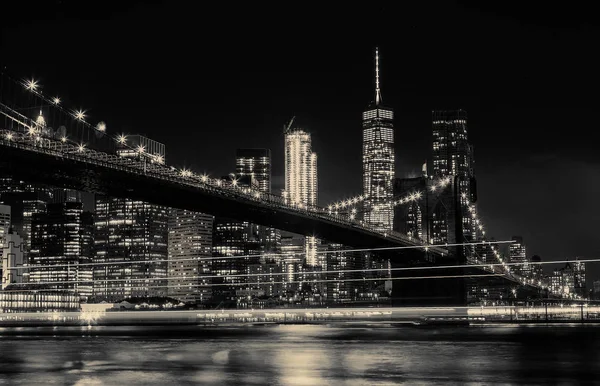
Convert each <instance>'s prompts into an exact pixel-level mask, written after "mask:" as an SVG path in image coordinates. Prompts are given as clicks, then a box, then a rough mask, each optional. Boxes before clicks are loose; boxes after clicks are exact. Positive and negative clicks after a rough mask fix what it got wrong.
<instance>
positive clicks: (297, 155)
mask: <svg viewBox="0 0 600 386" xmlns="http://www.w3.org/2000/svg"><path fill="white" fill-rule="evenodd" d="M283 196H284V198H285V199H286V200H287V202H288V203H290V204H292V205H299V206H302V205H317V200H318V182H317V154H316V153H314V152H313V151H312V144H311V136H310V133H307V132H306V131H304V130H302V129H299V128H296V129H291V130H287V131H286V132H285V191H284V194H283Z"/></svg>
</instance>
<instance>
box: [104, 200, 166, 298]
mask: <svg viewBox="0 0 600 386" xmlns="http://www.w3.org/2000/svg"><path fill="white" fill-rule="evenodd" d="M168 220H169V209H168V208H165V207H162V206H158V205H154V204H149V203H147V202H143V201H137V200H131V199H123V198H112V197H106V196H102V195H97V196H96V218H95V257H94V263H95V264H96V265H94V298H95V300H96V301H97V302H100V301H107V302H117V301H120V300H122V299H124V298H131V297H160V296H166V295H167V258H168V253H167V250H168V248H167V243H168Z"/></svg>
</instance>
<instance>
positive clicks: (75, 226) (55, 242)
mask: <svg viewBox="0 0 600 386" xmlns="http://www.w3.org/2000/svg"><path fill="white" fill-rule="evenodd" d="M31 224H32V234H31V251H30V264H31V268H30V275H29V281H30V282H31V283H47V284H44V287H45V288H53V289H59V290H73V291H75V292H76V293H78V294H79V295H80V296H81V297H82V298H83V299H86V298H87V297H89V296H91V295H92V269H91V266H90V265H89V263H91V262H92V254H93V218H92V214H91V213H90V212H84V211H83V204H82V203H81V202H65V203H57V204H48V206H47V208H46V212H45V213H36V214H34V215H33V218H32V223H31ZM80 265H81V266H80ZM53 282H56V284H52V283H53Z"/></svg>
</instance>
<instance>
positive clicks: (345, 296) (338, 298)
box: [325, 244, 364, 303]
mask: <svg viewBox="0 0 600 386" xmlns="http://www.w3.org/2000/svg"><path fill="white" fill-rule="evenodd" d="M344 249H348V248H345V247H344V246H343V245H341V244H329V246H328V252H327V254H326V256H327V265H326V272H327V274H326V275H325V277H326V279H327V282H326V284H327V285H326V288H327V302H332V303H347V302H351V301H353V300H356V298H357V296H358V291H359V287H360V285H361V283H360V282H359V281H358V279H362V278H363V277H364V273H362V272H360V270H361V269H363V266H362V264H361V252H347V251H344Z"/></svg>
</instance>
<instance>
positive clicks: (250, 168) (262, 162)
mask: <svg viewBox="0 0 600 386" xmlns="http://www.w3.org/2000/svg"><path fill="white" fill-rule="evenodd" d="M235 174H237V175H239V176H251V177H252V178H254V179H255V180H256V181H257V183H258V188H259V190H260V191H261V192H264V193H271V150H269V149H237V150H236V152H235Z"/></svg>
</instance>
